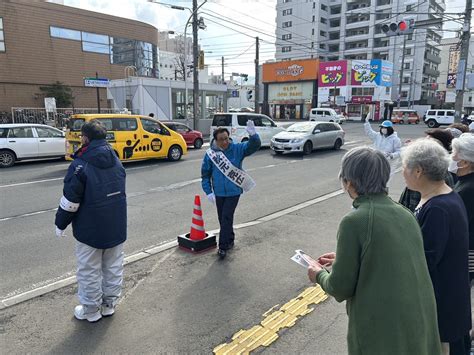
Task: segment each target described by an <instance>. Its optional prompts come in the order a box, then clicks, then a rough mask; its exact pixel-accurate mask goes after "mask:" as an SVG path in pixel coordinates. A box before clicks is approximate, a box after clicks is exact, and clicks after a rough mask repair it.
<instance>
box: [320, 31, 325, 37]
mask: <svg viewBox="0 0 474 355" xmlns="http://www.w3.org/2000/svg"><path fill="white" fill-rule="evenodd" d="M319 35H320V36H323V37H327V33H326V32H324V31H319Z"/></svg>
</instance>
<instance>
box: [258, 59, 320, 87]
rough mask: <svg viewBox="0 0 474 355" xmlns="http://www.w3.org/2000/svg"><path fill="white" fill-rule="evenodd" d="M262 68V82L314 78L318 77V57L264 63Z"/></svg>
mask: <svg viewBox="0 0 474 355" xmlns="http://www.w3.org/2000/svg"><path fill="white" fill-rule="evenodd" d="M262 68H263V72H262V77H263V80H262V81H263V82H264V83H276V82H292V81H300V80H316V79H317V78H318V68H319V59H304V60H286V61H282V62H276V63H264V64H263V66H262Z"/></svg>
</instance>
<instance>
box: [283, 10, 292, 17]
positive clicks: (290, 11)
mask: <svg viewBox="0 0 474 355" xmlns="http://www.w3.org/2000/svg"><path fill="white" fill-rule="evenodd" d="M292 13H293V9H286V10H283V16H288V15H291V14H292Z"/></svg>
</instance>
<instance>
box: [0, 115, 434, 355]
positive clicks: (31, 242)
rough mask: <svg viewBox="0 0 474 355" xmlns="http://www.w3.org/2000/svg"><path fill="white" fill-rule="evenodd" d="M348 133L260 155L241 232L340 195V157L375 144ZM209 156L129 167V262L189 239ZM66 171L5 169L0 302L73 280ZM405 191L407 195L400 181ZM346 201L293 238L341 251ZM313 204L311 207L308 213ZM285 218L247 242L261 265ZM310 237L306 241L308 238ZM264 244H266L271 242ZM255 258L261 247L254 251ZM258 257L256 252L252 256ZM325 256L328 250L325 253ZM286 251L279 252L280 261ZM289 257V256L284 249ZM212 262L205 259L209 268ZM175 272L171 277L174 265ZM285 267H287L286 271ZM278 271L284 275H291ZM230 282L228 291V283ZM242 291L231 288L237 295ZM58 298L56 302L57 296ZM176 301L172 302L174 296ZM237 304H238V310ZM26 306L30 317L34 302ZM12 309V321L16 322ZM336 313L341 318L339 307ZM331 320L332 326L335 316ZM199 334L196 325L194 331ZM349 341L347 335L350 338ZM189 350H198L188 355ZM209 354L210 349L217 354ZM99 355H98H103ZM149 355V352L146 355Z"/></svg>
mask: <svg viewBox="0 0 474 355" xmlns="http://www.w3.org/2000/svg"><path fill="white" fill-rule="evenodd" d="M343 128H344V130H345V131H346V144H345V145H344V146H343V148H342V149H341V150H340V151H333V150H324V151H315V152H313V154H311V155H308V156H304V157H303V156H299V155H284V156H276V155H274V154H272V152H271V150H269V149H262V150H260V151H259V152H257V153H256V154H255V155H253V156H252V157H250V158H247V159H246V161H245V163H244V167H245V169H246V170H247V171H248V172H249V173H250V174H251V175H252V177H253V178H254V179H255V181H256V183H257V188H255V189H254V190H253V191H252V192H251V193H249V194H248V195H247V196H243V198H242V199H241V202H240V204H239V207H238V210H237V213H236V220H235V223H236V224H241V223H244V222H250V221H256V220H259V219H260V218H261V217H264V216H268V215H271V214H273V213H275V212H278V211H282V210H285V209H287V208H291V207H293V206H297V205H299V204H301V203H304V202H306V201H310V200H312V199H315V198H317V197H319V196H323V195H327V194H328V193H331V192H334V191H337V190H339V189H340V182H339V181H338V179H337V174H338V171H339V168H340V160H341V158H342V156H343V155H344V153H345V152H346V151H347V150H348V149H350V148H353V147H356V146H361V145H367V144H369V143H370V141H369V140H368V139H367V137H366V136H365V135H364V132H363V127H362V125H361V124H360V123H346V124H345V125H344V126H343ZM396 129H397V131H398V132H399V135H400V136H401V138H402V140H405V139H414V138H417V137H421V136H423V131H424V130H425V129H426V127H425V126H424V125H419V126H406V125H405V126H397V127H396ZM204 153H205V150H204V149H203V150H192V149H191V150H190V151H189V154H188V155H187V156H185V157H184V158H183V160H182V161H180V162H177V163H170V162H167V161H143V162H136V163H128V164H126V170H127V195H128V241H127V243H126V247H125V253H126V254H127V255H132V254H134V253H137V252H139V251H141V250H144V249H146V248H148V247H150V246H156V245H159V244H163V243H165V242H167V241H171V240H175V239H176V236H177V235H178V234H182V233H185V232H187V231H188V230H189V227H190V221H191V214H192V206H193V199H194V195H195V194H200V195H201V196H204V194H203V193H202V190H201V184H200V165H201V161H202V157H203V155H204ZM67 166H68V163H67V162H61V161H48V162H32V163H23V164H19V165H18V166H15V167H13V168H10V169H5V170H2V174H1V175H0V194H1V196H2V199H1V202H0V203H1V205H0V224H1V225H0V228H1V229H0V230H1V231H2V237H1V239H0V243H1V244H0V250H1V252H0V253H1V257H0V269H1V270H2V283H1V285H0V299H5V298H7V297H11V296H13V295H16V294H19V293H22V292H25V291H27V290H31V289H34V288H37V287H38V286H42V285H47V284H49V283H51V282H52V281H54V280H58V279H62V278H64V277H66V276H69V275H73V274H74V270H75V260H74V258H73V248H74V240H73V238H72V237H71V230H69V229H68V230H67V231H66V234H67V235H68V236H69V237H67V238H65V239H61V240H60V239H57V238H56V237H55V236H54V224H53V222H54V214H55V209H56V208H57V205H58V201H59V198H60V197H61V195H62V192H61V189H62V178H63V177H64V174H65V172H66V170H67ZM397 186H399V187H398V189H400V186H401V184H400V181H399V182H398V185H397ZM346 199H347V198H345V197H342V196H339V197H334V198H328V199H327V202H324V203H325V204H324V206H325V207H324V208H325V209H323V210H322V211H321V210H319V212H318V214H317V215H314V218H306V219H304V223H303V224H301V225H298V224H296V225H293V226H292V227H291V228H290V229H293V230H294V231H295V236H296V235H298V231H299V230H301V231H303V230H305V231H307V230H308V229H310V230H311V228H312V227H313V224H314V226H318V228H322V230H326V231H327V233H321V234H320V235H319V236H318V238H321V243H322V244H323V245H325V246H328V247H329V246H332V247H334V233H335V230H336V228H337V223H338V221H339V220H340V218H341V217H342V216H343V214H344V213H345V211H346V210H348V209H349V208H350V203H348V201H346ZM342 201H344V202H342ZM311 205H312V204H308V206H311ZM203 213H204V219H205V224H206V229H207V230H210V229H217V228H218V223H217V216H216V212H215V207H214V206H212V205H210V204H209V203H208V202H207V201H203ZM308 213H309V212H308V211H307V210H303V212H302V213H301V216H306V217H310V216H308ZM287 214H288V213H286V212H285V213H283V214H282V216H281V218H278V215H277V216H276V217H275V218H274V222H269V223H268V224H267V225H265V226H263V225H262V226H261V227H260V226H257V225H256V226H254V227H252V228H253V229H252V232H251V234H250V235H248V232H247V233H244V234H247V237H248V238H249V239H247V240H246V243H250V244H252V240H253V239H255V241H254V242H255V243H257V240H258V243H257V244H258V245H259V246H260V248H261V249H260V252H262V250H263V254H262V258H263V257H265V258H266V259H265V260H267V261H266V262H271V260H272V258H271V256H270V255H265V250H272V248H274V245H273V243H284V241H285V240H286V239H285V238H284V237H283V236H281V235H278V233H279V230H285V229H288V227H289V225H288V223H290V224H291V223H294V221H287V220H286V219H285V218H287V217H286V215H287ZM298 214H299V213H297V215H298ZM97 222H98V223H99V222H100V221H97ZM287 232H288V230H287ZM301 233H303V232H301ZM304 233H306V234H307V232H304ZM277 235H278V238H277ZM262 236H264V239H263V240H262ZM273 237H275V238H273ZM292 237H293V235H291V234H290V235H288V236H287V238H288V239H292ZM308 237H309V236H308V235H305V236H304V237H301V241H303V240H306V241H307V242H309V241H310V239H307V238H308ZM294 242H295V241H294V240H293V241H292V242H290V243H289V245H291V247H290V248H289V250H290V251H291V250H294V248H296V247H297V245H294V246H293V244H294ZM265 245H266V246H267V247H265ZM262 248H263V249H262ZM292 248H293V249H292ZM257 249H258V248H255V250H257ZM250 250H253V249H252V248H250ZM322 251H327V249H326V250H322ZM281 252H282V251H281V250H280V251H279V253H281ZM285 252H288V251H287V250H285ZM252 254H253V253H252ZM209 257H210V256H207V257H206V260H207V259H208V258H209ZM248 258H249V261H251V262H254V263H256V264H258V263H260V262H261V260H260V259H261V258H260V257H259V255H251V256H248ZM268 258H269V259H270V260H268ZM171 259H175V261H176V263H177V264H176V265H178V266H177V267H178V268H177V269H176V270H175V271H176V272H179V273H180V274H182V272H183V271H182V270H181V271H178V270H180V269H179V266H181V265H183V261H182V260H180V259H179V257H178V256H177V255H176V254H172V256H171ZM202 263H203V262H202V261H201V262H200V263H198V265H196V268H199V267H200V266H203V265H202ZM143 265H145V264H143ZM285 265H286V264H285ZM138 267H139V266H138V265H135V266H133V268H135V269H133V270H134V271H135V272H137V273H140V271H139V270H137V268H138ZM167 267H170V268H171V269H170V270H173V267H172V266H167ZM282 267H283V266H279V268H282ZM131 268H132V267H131ZM280 271H281V272H284V269H282V270H280ZM298 271H300V270H298ZM130 272H131V271H130ZM171 272H172V271H170V273H171ZM189 272H190V273H193V274H195V273H196V270H195V269H194V268H193V269H192V270H189ZM185 274H186V273H185ZM244 275H246V276H248V277H250V278H252V277H253V276H252V272H251V271H249V270H246V271H245V272H244ZM170 277H171V276H170ZM239 280H240V283H242V282H243V284H241V285H240V286H239V287H243V286H242V285H245V281H244V280H242V279H241V278H240V279H239ZM165 281H166V280H165ZM169 281H170V282H172V281H174V280H169ZM208 281H209V280H208ZM211 281H212V280H211ZM255 281H256V280H254V282H255ZM223 282H224V284H225V281H223ZM234 286H235V285H232V287H234ZM167 287H168V288H169V289H170V290H171V289H173V288H176V287H177V284H176V282H174V283H173V284H170V285H168V286H167ZM189 287H191V285H189ZM273 291H274V292H273V298H272V300H273V299H275V298H279V297H281V298H282V299H279V300H276V299H275V301H276V302H275V303H284V302H285V299H284V297H286V293H284V292H283V293H282V292H280V291H278V290H273ZM170 292H171V291H170ZM175 292H177V291H175ZM204 293H205V294H207V293H206V292H204ZM245 294H246V295H247V296H248V297H250V298H251V299H254V300H255V302H256V305H254V306H258V305H259V302H261V299H259V297H260V296H262V297H264V295H263V294H262V291H261V290H258V289H257V290H253V289H252V290H250V289H249V290H245ZM51 297H53V298H54V296H51ZM71 297H72V296H71ZM169 297H173V296H172V295H169ZM180 297H181V298H182V297H183V296H180ZM239 297H243V296H242V295H240V296H239ZM203 299H205V298H203ZM236 302H238V300H236ZM332 302H333V301H332ZM231 303H232V304H235V302H231ZM20 306H21V307H26V308H28V303H25V304H23V305H20ZM178 306H179V305H178ZM15 307H18V306H15ZM329 307H330V309H331V307H335V306H334V305H332V304H331V305H330V306H329ZM13 308H14V307H12V310H9V312H13V313H15V311H14V309H13ZM334 309H337V312H339V313H340V312H341V311H340V308H334ZM211 312H212V311H211ZM339 313H338V314H339ZM341 314H342V313H341ZM327 317H328V318H329V319H332V318H331V316H330V315H327ZM338 317H339V316H338ZM341 317H342V316H341ZM237 318H238V320H239V321H241V323H243V324H245V325H248V324H249V322H250V323H251V322H252V321H251V320H249V319H247V318H246V316H245V314H241V315H239V316H238V317H237ZM220 320H222V321H223V322H224V323H225V322H226V317H225V316H224V315H222V316H218V318H217V324H220V322H219V321H220ZM187 321H189V322H193V319H191V316H190V318H189V319H187ZM341 322H342V323H341V324H343V323H344V321H343V320H342V321H341ZM195 326H196V325H195V324H193V327H195ZM222 326H223V327H224V328H225V331H226V334H227V336H230V335H232V334H228V333H227V332H228V331H229V332H230V329H232V327H230V326H229V330H228V329H227V328H226V327H225V326H224V325H222ZM232 326H234V325H232ZM338 329H339V328H338ZM234 330H235V331H237V330H238V329H234ZM339 330H340V329H339ZM340 332H341V331H340ZM343 332H344V330H342V333H343ZM0 333H1V332H0ZM217 339H220V340H221V341H222V340H225V339H222V337H221V338H219V337H218V336H217V338H216V340H215V341H214V345H217V344H218V342H217V343H216V341H218V340H217ZM341 341H342V342H344V339H343V338H342V340H341ZM211 343H212V341H211ZM206 346H209V344H206V345H205V346H203V349H204V348H206ZM279 346H283V348H281V351H282V352H284V350H283V349H284V343H281V344H280V345H279ZM292 346H293V345H292ZM328 346H329V345H328ZM168 349H169V351H170V352H171V353H172V352H173V351H172V349H173V346H172V345H169V348H168ZM174 349H177V348H174ZM186 349H187V350H190V348H186ZM207 349H208V350H209V349H212V347H211V348H207ZM56 350H58V349H56ZM63 350H65V348H64V349H63ZM96 350H97V351H99V349H96ZM142 351H145V352H146V350H145V349H142Z"/></svg>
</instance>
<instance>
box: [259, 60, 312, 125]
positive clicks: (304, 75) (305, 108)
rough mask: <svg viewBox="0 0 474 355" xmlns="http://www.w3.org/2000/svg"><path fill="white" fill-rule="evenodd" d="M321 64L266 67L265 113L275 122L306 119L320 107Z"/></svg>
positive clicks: (309, 62) (300, 62) (285, 63)
mask: <svg viewBox="0 0 474 355" xmlns="http://www.w3.org/2000/svg"><path fill="white" fill-rule="evenodd" d="M318 65H319V60H317V59H307V60H294V61H283V62H277V63H265V64H263V84H264V100H263V112H264V113H265V114H267V115H269V116H270V117H272V118H274V119H288V120H301V119H306V118H307V117H308V115H309V111H310V109H311V107H316V105H317V96H316V90H317V79H318Z"/></svg>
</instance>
